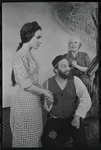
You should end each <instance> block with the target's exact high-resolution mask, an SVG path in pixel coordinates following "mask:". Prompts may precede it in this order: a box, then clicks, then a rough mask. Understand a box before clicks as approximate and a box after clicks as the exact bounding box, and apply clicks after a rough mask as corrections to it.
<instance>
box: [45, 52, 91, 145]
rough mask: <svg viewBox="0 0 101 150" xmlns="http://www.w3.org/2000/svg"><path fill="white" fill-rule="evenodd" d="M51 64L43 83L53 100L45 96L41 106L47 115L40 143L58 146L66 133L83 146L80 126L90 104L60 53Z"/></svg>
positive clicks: (62, 142)
mask: <svg viewBox="0 0 101 150" xmlns="http://www.w3.org/2000/svg"><path fill="white" fill-rule="evenodd" d="M52 65H53V67H54V72H55V76H53V77H51V78H49V79H48V80H46V81H45V82H44V84H43V87H44V88H46V89H48V90H50V91H51V92H52V93H53V96H54V102H53V103H50V101H48V99H47V97H46V98H45V101H44V108H45V109H46V110H47V111H49V113H50V117H49V118H48V119H47V122H46V126H45V130H44V133H43V136H42V144H43V147H62V146H63V144H64V142H65V141H66V140H67V135H68V134H69V135H70V136H72V139H73V146H75V147H87V143H86V136H85V130H84V126H83V118H85V116H86V114H87V112H88V111H89V109H90V107H91V99H90V96H89V93H88V91H87V88H86V86H85V85H84V84H83V82H82V81H81V80H80V79H79V78H78V77H76V76H72V74H71V71H70V67H69V63H68V61H67V60H66V58H65V57H64V56H62V55H59V56H57V57H56V58H55V59H54V60H53V61H52ZM66 134H67V135H66Z"/></svg>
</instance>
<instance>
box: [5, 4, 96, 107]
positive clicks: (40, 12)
mask: <svg viewBox="0 0 101 150" xmlns="http://www.w3.org/2000/svg"><path fill="white" fill-rule="evenodd" d="M35 20H36V21H37V22H38V23H39V24H40V26H41V27H42V44H41V45H40V48H39V49H38V50H37V51H34V55H35V57H36V59H37V61H38V63H39V66H40V72H39V73H40V80H39V82H40V84H42V83H43V82H44V81H45V80H46V79H47V78H49V77H51V76H52V75H54V73H53V68H52V65H51V62H52V60H53V59H54V58H55V56H57V55H59V54H64V53H66V52H67V47H68V46H67V43H68V40H69V39H70V37H71V35H70V34H69V33H68V32H65V31H64V30H63V29H62V28H61V26H59V24H58V23H57V22H56V20H55V18H54V17H53V15H52V11H51V5H50V4H49V3H48V2H33V3H27V2H26V3H3V4H2V52H3V56H2V57H3V107H7V106H10V105H11V102H10V100H11V96H13V95H14V94H15V92H16V90H17V87H12V86H11V70H12V61H13V57H14V55H15V52H16V48H17V46H18V44H19V42H20V32H19V31H20V29H21V27H22V26H23V24H24V23H26V22H32V21H35ZM80 51H85V52H87V53H88V55H89V56H90V58H91V60H92V59H93V58H94V57H95V55H96V54H95V53H94V52H93V51H90V50H89V49H87V47H86V45H85V43H83V44H82V47H81V49H80Z"/></svg>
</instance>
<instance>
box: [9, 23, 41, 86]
mask: <svg viewBox="0 0 101 150" xmlns="http://www.w3.org/2000/svg"><path fill="white" fill-rule="evenodd" d="M37 30H42V28H41V26H40V25H39V24H38V23H37V22H36V21H33V22H28V23H26V24H24V25H23V26H22V28H21V30H20V37H21V43H19V46H18V48H17V50H16V52H17V51H18V50H20V49H21V47H22V46H23V43H27V42H29V41H30V40H31V39H32V38H33V37H34V35H35V32H36V31H37ZM11 81H12V86H15V85H16V81H15V75H14V70H13V69H12V73H11Z"/></svg>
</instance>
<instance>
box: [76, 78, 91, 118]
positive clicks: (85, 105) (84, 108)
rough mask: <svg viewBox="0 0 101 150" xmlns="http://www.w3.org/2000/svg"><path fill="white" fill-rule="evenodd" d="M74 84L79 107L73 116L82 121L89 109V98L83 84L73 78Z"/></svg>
mask: <svg viewBox="0 0 101 150" xmlns="http://www.w3.org/2000/svg"><path fill="white" fill-rule="evenodd" d="M74 84H75V88H76V94H77V96H78V98H79V105H78V107H77V109H76V111H75V115H77V116H80V117H81V118H83V119H84V118H85V117H86V114H87V112H88V111H89V109H90V108H91V104H92V102H91V98H90V95H89V93H88V91H87V88H86V86H85V85H84V83H83V82H82V81H81V80H80V79H79V78H78V77H76V76H74Z"/></svg>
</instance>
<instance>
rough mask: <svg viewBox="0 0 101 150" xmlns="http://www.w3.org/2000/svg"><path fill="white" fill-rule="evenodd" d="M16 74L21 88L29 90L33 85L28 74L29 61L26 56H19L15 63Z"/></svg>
mask: <svg viewBox="0 0 101 150" xmlns="http://www.w3.org/2000/svg"><path fill="white" fill-rule="evenodd" d="M13 69H14V73H15V77H16V82H17V83H18V84H19V85H20V87H21V88H23V89H24V88H27V87H29V86H30V85H31V84H32V81H31V78H30V76H29V72H28V60H27V57H26V56H24V55H23V56H17V57H16V59H15V62H14V68H13Z"/></svg>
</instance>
